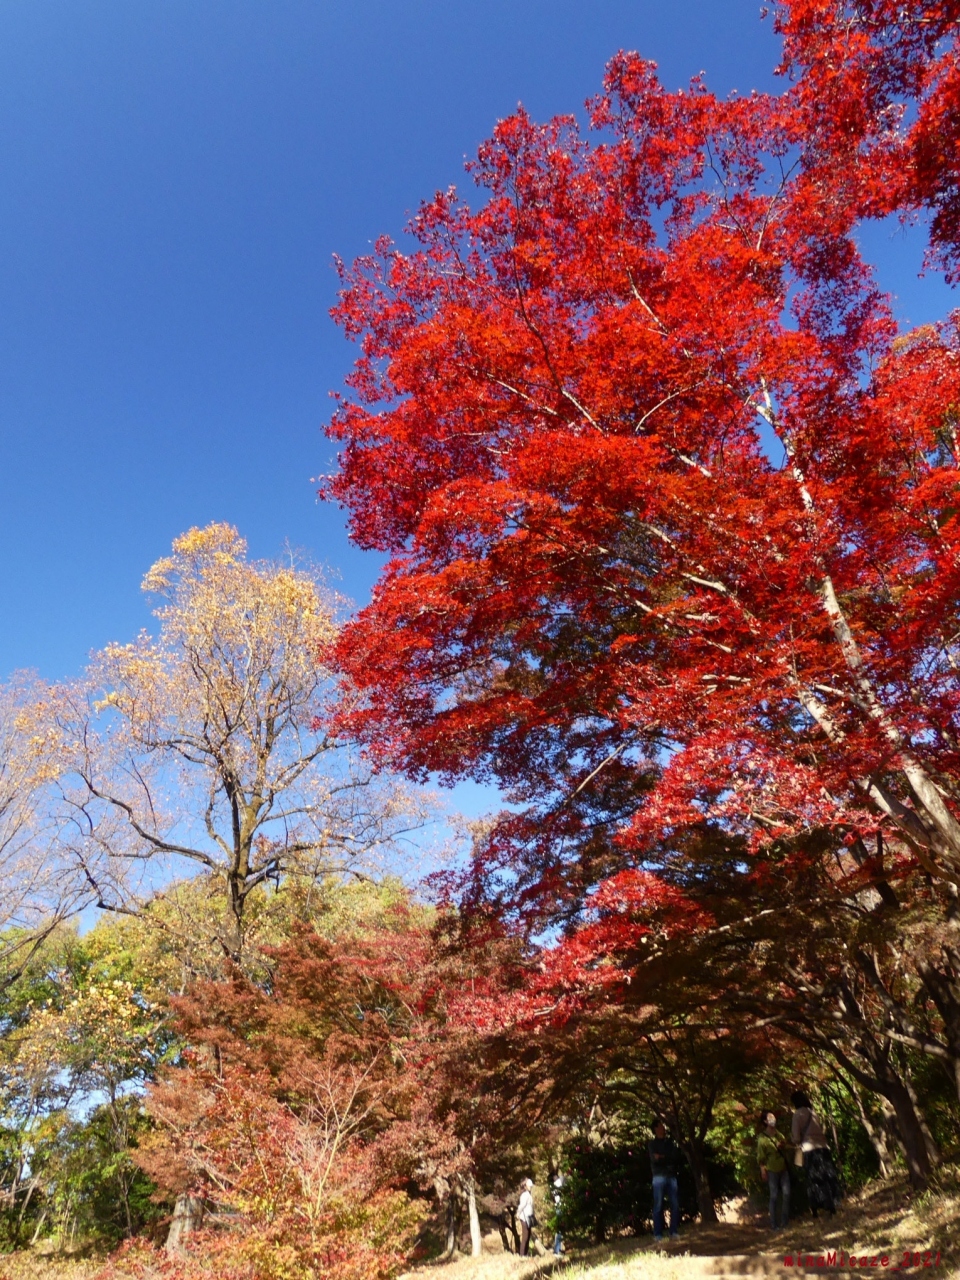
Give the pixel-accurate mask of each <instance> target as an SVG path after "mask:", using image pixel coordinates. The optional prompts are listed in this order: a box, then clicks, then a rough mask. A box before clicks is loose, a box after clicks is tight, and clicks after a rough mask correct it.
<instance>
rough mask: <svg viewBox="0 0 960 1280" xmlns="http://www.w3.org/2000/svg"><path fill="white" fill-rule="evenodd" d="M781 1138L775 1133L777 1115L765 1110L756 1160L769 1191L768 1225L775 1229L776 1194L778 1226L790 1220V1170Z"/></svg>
mask: <svg viewBox="0 0 960 1280" xmlns="http://www.w3.org/2000/svg"><path fill="white" fill-rule="evenodd" d="M781 1143H782V1139H781V1137H780V1135H779V1133H777V1117H776V1116H775V1115H774V1114H773V1112H772V1111H765V1112H764V1113H763V1115H762V1116H761V1117H760V1136H759V1138H757V1161H758V1162H759V1164H760V1176H761V1178H763V1180H764V1181H765V1182H766V1184H767V1190H768V1191H769V1192H770V1226H771V1227H772V1228H773V1229H774V1231H776V1229H777V1196H778V1195H779V1197H780V1227H781V1228H783V1227H785V1226H786V1225H787V1223H788V1222H789V1220H790V1171H789V1170H788V1169H787V1162H786V1160H784V1158H783V1151H782V1150H781Z"/></svg>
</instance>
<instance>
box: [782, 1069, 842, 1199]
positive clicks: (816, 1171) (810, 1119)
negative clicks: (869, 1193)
mask: <svg viewBox="0 0 960 1280" xmlns="http://www.w3.org/2000/svg"><path fill="white" fill-rule="evenodd" d="M790 1101H791V1102H792V1103H793V1105H794V1106H795V1107H796V1110H795V1111H794V1113H793V1124H792V1125H791V1135H792V1137H793V1142H794V1146H795V1147H796V1149H797V1154H798V1157H799V1159H800V1160H802V1163H803V1167H804V1169H805V1170H806V1174H807V1203H808V1204H809V1205H810V1212H811V1213H812V1214H813V1216H814V1217H816V1216H817V1213H818V1211H819V1210H820V1209H826V1210H827V1212H828V1213H829V1214H830V1215H831V1216H832V1215H833V1214H835V1213H836V1211H837V1205H838V1204H839V1203H840V1200H841V1194H842V1193H841V1191H840V1179H839V1178H838V1176H837V1170H836V1167H835V1166H834V1163H833V1157H832V1156H831V1155H830V1148H829V1147H828V1146H827V1139H826V1135H825V1134H824V1132H823V1129H822V1128H821V1126H820V1122H819V1121H818V1120H817V1117H816V1116H815V1115H814V1114H813V1107H812V1105H811V1102H810V1099H809V1098H808V1097H807V1095H806V1094H805V1093H804V1092H803V1091H802V1090H800V1089H798V1090H797V1092H796V1093H795V1094H794V1095H793V1097H792V1098H791V1099H790Z"/></svg>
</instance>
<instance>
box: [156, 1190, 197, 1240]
mask: <svg viewBox="0 0 960 1280" xmlns="http://www.w3.org/2000/svg"><path fill="white" fill-rule="evenodd" d="M202 1220H203V1201H202V1200H201V1199H200V1197H199V1196H194V1195H191V1194H190V1192H189V1191H182V1192H181V1193H180V1195H178V1196H177V1203H176V1205H175V1206H174V1210H173V1219H172V1220H171V1222H170V1230H169V1231H168V1232H167V1243H166V1245H165V1246H164V1248H165V1249H166V1251H167V1253H182V1252H183V1242H184V1241H185V1240H186V1238H187V1236H188V1235H190V1233H191V1232H192V1231H196V1230H197V1228H198V1227H199V1226H200V1223H201V1221H202Z"/></svg>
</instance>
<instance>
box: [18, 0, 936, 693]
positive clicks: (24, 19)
mask: <svg viewBox="0 0 960 1280" xmlns="http://www.w3.org/2000/svg"><path fill="white" fill-rule="evenodd" d="M759 9H760V3H759V0H672V3H666V2H664V0H591V2H590V3H589V4H588V3H585V2H584V0H482V2H477V0H474V2H473V3H467V2H466V0H379V2H377V0H256V2H255V3H253V2H250V0H150V2H149V3H146V2H144V0H83V3H77V2H76V0H4V3H3V4H2V6H0V173H2V175H3V179H2V187H0V439H2V450H3V452H2V457H3V466H2V471H0V477H2V479H0V483H2V505H0V600H2V609H3V615H2V616H3V625H2V628H0V675H5V674H7V673H9V672H11V671H12V670H14V669H16V668H19V667H34V668H37V669H39V671H40V672H41V674H43V675H44V676H47V677H50V678H57V677H61V676H66V675H69V674H72V673H75V672H78V671H79V670H80V669H81V667H82V666H83V663H84V660H85V657H86V654H87V653H88V651H89V650H91V649H92V648H95V647H99V646H101V645H102V644H103V643H104V642H106V641H107V640H110V639H117V640H122V639H126V638H129V637H132V636H133V635H134V634H135V633H136V631H137V630H138V629H139V628H140V627H141V626H143V625H146V624H148V622H149V615H148V613H147V610H146V606H145V603H144V602H143V601H142V599H141V597H140V593H139V590H138V584H139V581H140V578H141V575H142V573H143V572H144V570H145V569H146V568H147V566H148V565H149V564H150V563H151V562H152V561H153V560H154V559H155V558H156V557H158V556H159V555H162V554H163V553H164V552H165V550H166V549H167V547H168V546H169V543H170V540H171V539H172V538H173V537H174V536H175V535H176V534H177V533H179V532H180V531H182V530H184V529H185V528H188V527H189V526H190V525H192V524H204V523H206V522H208V521H210V520H214V519H217V520H228V521H231V522H232V523H234V524H236V525H237V526H238V527H239V528H240V530H241V531H242V532H243V533H244V534H245V536H246V537H247V538H248V540H249V542H250V545H251V550H252V552H253V554H254V555H256V556H269V555H273V554H276V553H277V552H279V550H280V549H281V546H282V544H283V542H284V540H287V539H289V540H290V541H291V542H293V543H294V544H296V545H299V546H302V547H305V548H307V549H308V550H309V551H310V552H311V553H312V554H313V555H314V556H316V557H318V558H320V559H321V560H324V561H326V562H328V563H329V564H330V565H332V566H334V567H336V568H337V569H339V570H340V572H341V574H342V588H343V590H345V591H346V592H347V593H348V594H349V595H351V596H352V597H353V598H354V599H356V600H357V601H361V602H362V601H363V600H364V599H365V597H366V595H367V593H368V591H369V588H370V584H371V583H372V581H373V578H374V577H375V575H376V571H377V561H376V559H375V558H371V557H365V556H363V555H361V554H360V553H358V552H357V551H355V550H353V549H351V548H350V547H349V546H348V544H347V542H346V538H345V535H344V531H343V521H342V517H341V514H340V512H339V511H338V510H337V509H336V508H332V507H331V508H324V507H320V506H318V505H317V504H316V501H315V496H314V491H315V485H314V484H313V483H312V479H311V478H312V477H315V476H316V475H318V474H319V473H321V472H322V471H324V470H326V469H329V468H330V466H331V463H332V456H331V451H330V447H329V445H328V444H327V443H326V442H325V441H324V439H323V437H322V435H321V424H322V422H323V420H324V418H325V417H326V415H327V412H328V406H329V401H328V399H327V392H328V391H329V390H330V389H331V388H333V387H336V386H338V385H339V383H340V381H341V378H342V376H343V374H344V372H345V371H346V369H347V367H348V364H349V361H350V358H351V348H350V347H349V346H348V344H346V343H345V342H344V341H343V340H342V339H341V337H340V335H339V332H338V331H337V330H336V329H335V328H334V326H333V324H332V322H331V321H330V320H329V318H328V315H327V312H328V308H329V307H330V305H331V303H332V301H333V297H334V292H335V287H336V280H335V276H334V273H333V271H332V269H331V267H330V262H331V257H332V255H333V254H334V253H339V254H341V255H342V256H344V257H346V258H350V257H352V256H353V255H355V254H357V253H360V252H363V251H364V250H365V249H366V248H367V247H368V245H369V243H370V241H371V240H372V239H373V238H374V237H375V236H376V235H377V234H379V233H380V232H384V231H385V232H388V233H391V234H393V235H397V234H398V233H399V232H400V230H401V228H402V225H403V222H404V220H405V217H406V214H407V213H408V212H409V211H411V210H412V209H414V208H415V206H416V204H417V203H418V201H419V200H420V199H421V198H422V197H424V196H428V195H430V194H432V192H433V191H434V190H435V189H437V188H440V187H446V186H448V185H449V184H450V183H461V184H463V185H468V184H467V182H466V180H465V178H464V175H463V172H462V165H463V160H464V157H465V156H468V155H471V154H472V153H473V152H474V151H475V149H476V146H477V144H478V143H479V142H480V141H482V139H483V138H485V137H486V136H487V135H488V133H489V131H490V129H491V127H492V125H493V124H494V122H495V121H496V120H497V119H498V118H499V117H502V116H504V115H506V114H507V113H508V112H510V111H511V110H512V109H513V107H514V106H515V105H516V103H517V102H518V101H522V102H523V103H524V104H525V105H526V106H527V108H528V109H529V110H530V111H531V112H532V113H533V114H534V115H535V116H537V117H538V118H545V117H546V116H548V115H551V114H554V113H556V112H567V111H579V110H580V108H581V105H582V102H583V100H584V99H585V98H586V97H587V96H588V95H590V94H591V93H593V92H595V91H596V90H597V88H598V86H599V83H600V78H601V75H602V70H603V65H604V63H605V61H606V59H607V58H608V57H609V56H610V55H611V54H612V53H613V52H614V51H615V50H617V49H618V48H635V49H638V50H639V51H640V52H641V53H643V54H644V55H645V56H648V57H652V58H654V59H656V60H657V61H658V62H659V63H660V66H661V71H662V75H663V77H664V80H665V81H666V83H667V84H668V85H669V86H671V87H675V86H677V85H679V84H681V83H685V82H686V81H687V80H688V79H689V77H690V76H691V75H693V74H695V73H696V72H698V71H700V70H703V71H705V72H706V73H707V78H708V82H709V83H710V85H711V87H713V88H714V89H716V90H717V91H720V92H727V91H728V90H730V89H732V88H737V89H739V90H741V91H748V90H750V89H752V88H755V87H756V88H766V87H769V86H770V85H771V84H772V77H771V74H770V73H771V69H772V67H773V65H774V64H775V62H776V57H777V44H776V41H775V37H774V35H773V32H772V29H771V27H770V24H769V22H767V23H761V22H760V18H759ZM871 237H872V244H873V247H874V248H875V250H876V252H877V253H878V254H879V255H880V256H881V257H882V258H883V261H884V268H883V271H884V275H883V278H884V280H885V282H886V283H887V284H888V285H889V286H890V287H893V288H895V289H897V290H898V292H899V293H900V295H901V298H902V300H903V309H904V311H905V312H906V313H907V314H908V315H909V316H910V318H911V319H912V320H914V321H915V322H920V321H923V320H925V319H928V318H932V317H933V316H936V315H939V314H942V313H943V312H944V311H945V310H946V309H947V306H948V302H947V300H946V299H947V291H946V290H945V289H944V288H943V286H942V285H941V284H940V283H939V281H937V280H932V281H929V282H927V284H926V286H924V288H922V289H918V288H917V287H916V286H915V284H914V279H913V277H914V274H915V269H916V262H917V252H916V245H915V244H914V243H912V242H911V243H910V244H906V245H905V244H904V243H903V242H902V241H900V240H895V239H891V236H890V233H889V231H887V230H882V229H878V230H877V231H876V232H871ZM916 239H917V237H914V240H916Z"/></svg>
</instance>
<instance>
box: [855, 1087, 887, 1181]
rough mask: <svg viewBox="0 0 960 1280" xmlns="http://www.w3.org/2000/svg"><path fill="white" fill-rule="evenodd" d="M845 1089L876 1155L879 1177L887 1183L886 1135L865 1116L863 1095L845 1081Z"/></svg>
mask: <svg viewBox="0 0 960 1280" xmlns="http://www.w3.org/2000/svg"><path fill="white" fill-rule="evenodd" d="M846 1084H847V1088H848V1089H849V1090H850V1092H851V1093H852V1094H853V1096H854V1098H855V1099H856V1103H857V1110H858V1111H859V1112H860V1123H861V1124H862V1125H863V1128H864V1131H865V1132H866V1135H867V1137H868V1138H869V1139H870V1145H871V1146H872V1147H873V1149H874V1151H875V1152H876V1153H877V1161H878V1163H879V1165H880V1177H881V1178H882V1179H883V1180H884V1182H886V1181H887V1179H888V1178H889V1177H890V1148H889V1147H888V1146H887V1138H886V1134H885V1133H884V1132H883V1129H882V1128H881V1127H880V1126H879V1125H875V1124H874V1123H873V1121H872V1120H871V1119H870V1116H869V1115H868V1114H867V1109H866V1107H865V1106H864V1105H863V1095H862V1094H861V1092H860V1090H859V1089H858V1088H857V1086H856V1085H855V1084H854V1083H853V1081H850V1080H848V1081H846Z"/></svg>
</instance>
